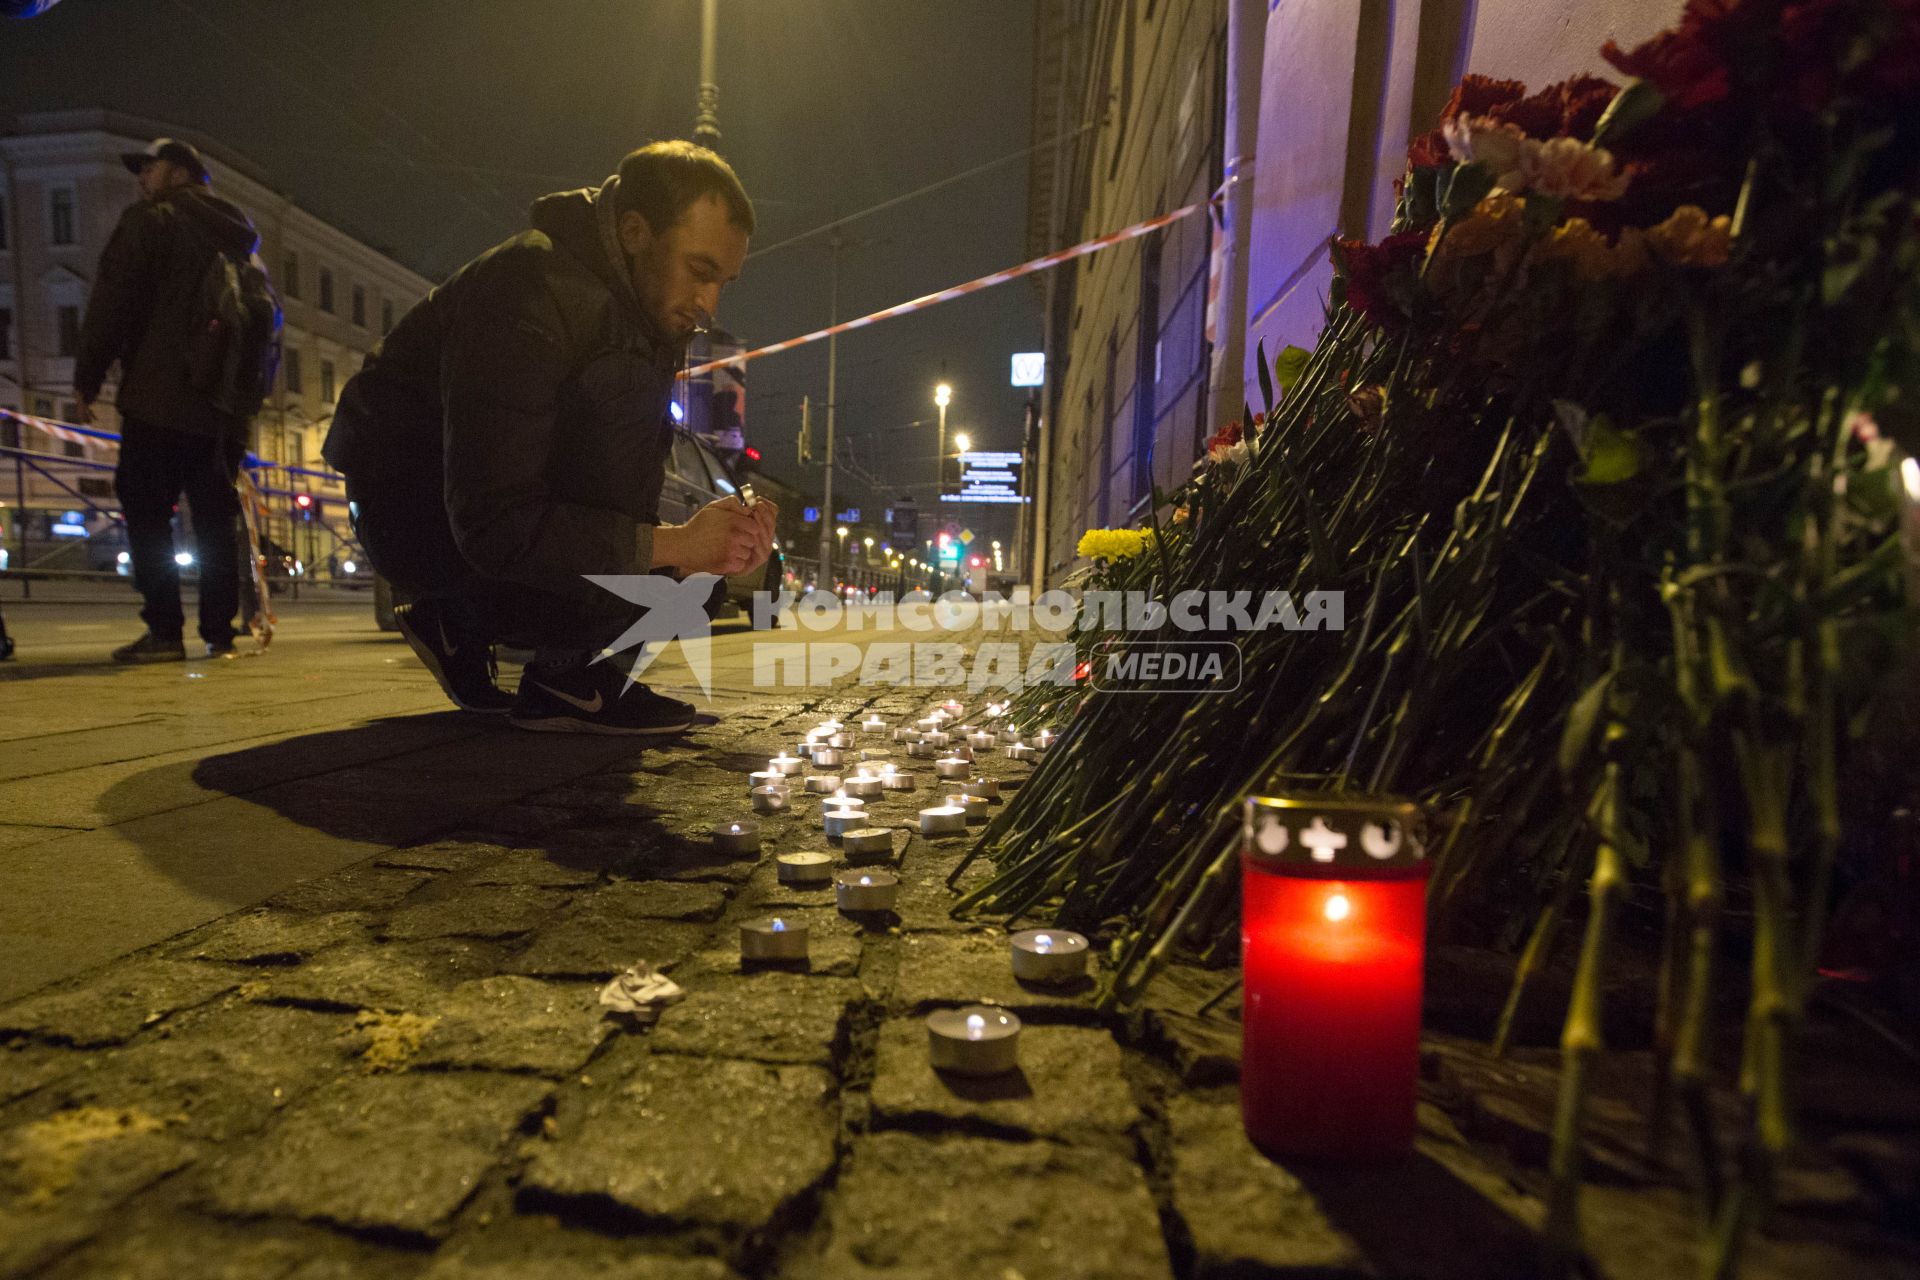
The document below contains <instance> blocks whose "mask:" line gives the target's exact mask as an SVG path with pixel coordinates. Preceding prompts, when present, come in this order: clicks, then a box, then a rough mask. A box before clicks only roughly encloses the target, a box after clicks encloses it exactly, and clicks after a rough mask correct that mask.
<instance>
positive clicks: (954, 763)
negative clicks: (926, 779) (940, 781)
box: [933, 756, 973, 780]
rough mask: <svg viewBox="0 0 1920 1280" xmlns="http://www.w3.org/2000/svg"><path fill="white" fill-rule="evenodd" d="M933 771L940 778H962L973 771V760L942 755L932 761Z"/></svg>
mask: <svg viewBox="0 0 1920 1280" xmlns="http://www.w3.org/2000/svg"><path fill="white" fill-rule="evenodd" d="M933 771H934V772H935V773H937V774H939V775H940V776H941V777H942V778H946V779H949V780H951V779H954V778H964V777H966V776H967V775H968V774H970V773H972V772H973V762H972V761H971V760H962V759H961V758H960V757H959V756H942V757H940V759H938V760H935V761H934V762H933Z"/></svg>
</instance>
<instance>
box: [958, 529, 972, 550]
mask: <svg viewBox="0 0 1920 1280" xmlns="http://www.w3.org/2000/svg"><path fill="white" fill-rule="evenodd" d="M972 541H973V530H971V529H962V530H961V531H960V545H961V546H963V547H964V546H966V545H967V544H968V543H969V542H972Z"/></svg>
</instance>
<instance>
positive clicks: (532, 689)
mask: <svg viewBox="0 0 1920 1280" xmlns="http://www.w3.org/2000/svg"><path fill="white" fill-rule="evenodd" d="M693 719H694V708H693V704H692V703H688V702H682V701H680V700H679V699H678V698H669V697H667V696H665V695H664V694H659V693H655V692H654V691H653V690H651V689H649V688H647V686H645V685H643V684H636V685H634V686H632V687H631V688H628V687H627V673H626V671H625V670H624V669H623V668H622V667H621V666H620V665H619V664H618V663H613V662H599V663H592V664H583V665H580V666H573V667H540V666H530V667H528V668H527V669H526V670H525V671H523V672H521V673H520V697H519V698H518V699H517V700H516V701H515V702H514V704H513V710H512V711H511V712H509V713H508V715H507V721H508V723H510V724H512V725H513V726H514V727H515V728H517V729H534V730H538V731H541V732H546V733H611V734H619V733H624V734H634V735H640V736H652V737H666V736H668V735H670V734H675V733H684V732H685V731H686V730H687V729H689V728H691V727H692V725H693Z"/></svg>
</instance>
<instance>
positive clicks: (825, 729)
mask: <svg viewBox="0 0 1920 1280" xmlns="http://www.w3.org/2000/svg"><path fill="white" fill-rule="evenodd" d="M816 727H817V728H818V729H819V730H820V732H822V733H838V732H840V731H841V730H842V729H844V728H846V727H847V726H846V725H844V724H842V723H840V722H839V721H838V720H831V719H829V720H822V721H821V722H820V723H819V725H818V726H816Z"/></svg>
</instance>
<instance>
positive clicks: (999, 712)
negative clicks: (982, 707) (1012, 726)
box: [984, 702, 1007, 720]
mask: <svg viewBox="0 0 1920 1280" xmlns="http://www.w3.org/2000/svg"><path fill="white" fill-rule="evenodd" d="M984 714H985V718H986V719H988V720H998V719H999V718H1000V717H1001V716H1003V715H1005V714H1007V704H1006V703H1004V702H989V703H988V704H987V709H986V712H985V713H984Z"/></svg>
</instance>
